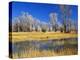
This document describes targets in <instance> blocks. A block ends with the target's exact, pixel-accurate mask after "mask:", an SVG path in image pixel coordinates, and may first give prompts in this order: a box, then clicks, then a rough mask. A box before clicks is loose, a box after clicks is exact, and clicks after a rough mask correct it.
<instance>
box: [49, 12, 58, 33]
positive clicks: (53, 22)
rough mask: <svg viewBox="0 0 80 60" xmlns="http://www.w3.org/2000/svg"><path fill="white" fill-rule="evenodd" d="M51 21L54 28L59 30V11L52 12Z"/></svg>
mask: <svg viewBox="0 0 80 60" xmlns="http://www.w3.org/2000/svg"><path fill="white" fill-rule="evenodd" d="M50 23H51V24H52V29H53V30H54V31H55V32H56V31H57V13H50Z"/></svg>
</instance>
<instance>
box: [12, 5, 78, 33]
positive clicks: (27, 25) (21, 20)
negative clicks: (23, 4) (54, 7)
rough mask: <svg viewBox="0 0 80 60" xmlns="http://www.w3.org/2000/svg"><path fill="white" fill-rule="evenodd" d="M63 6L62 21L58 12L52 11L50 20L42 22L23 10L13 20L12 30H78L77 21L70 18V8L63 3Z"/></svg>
mask: <svg viewBox="0 0 80 60" xmlns="http://www.w3.org/2000/svg"><path fill="white" fill-rule="evenodd" d="M60 8H61V18H62V20H61V21H62V23H59V22H58V21H57V20H58V18H57V17H58V15H57V13H50V15H49V17H50V22H49V23H46V22H42V21H40V20H38V19H36V18H34V17H33V16H32V15H30V14H29V13H25V12H23V13H22V14H21V15H20V16H18V17H16V18H15V19H14V20H12V31H13V32H32V31H39V32H46V31H54V32H56V31H61V32H65V33H66V32H71V31H74V30H75V31H77V29H76V26H77V25H76V23H75V22H74V21H73V20H71V19H70V13H71V11H70V8H69V7H67V6H65V5H62V6H60Z"/></svg>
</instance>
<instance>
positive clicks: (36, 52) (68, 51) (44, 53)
mask: <svg viewBox="0 0 80 60" xmlns="http://www.w3.org/2000/svg"><path fill="white" fill-rule="evenodd" d="M73 54H77V51H76V49H73V48H71V49H70V48H65V49H64V50H60V51H51V50H43V51H39V50H29V51H28V52H27V51H22V52H20V53H15V54H13V55H14V56H13V58H23V57H44V56H61V55H73Z"/></svg>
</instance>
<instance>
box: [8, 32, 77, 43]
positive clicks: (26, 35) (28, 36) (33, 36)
mask: <svg viewBox="0 0 80 60" xmlns="http://www.w3.org/2000/svg"><path fill="white" fill-rule="evenodd" d="M9 34H12V36H11V35H10V36H9V38H10V41H11V40H12V42H20V41H25V40H49V39H62V38H75V37H77V34H76V33H60V32H12V33H11V32H10V33H9Z"/></svg>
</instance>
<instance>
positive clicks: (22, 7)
mask: <svg viewBox="0 0 80 60" xmlns="http://www.w3.org/2000/svg"><path fill="white" fill-rule="evenodd" d="M70 6H71V10H72V14H71V19H72V20H75V21H76V22H77V20H78V17H77V16H78V14H77V13H78V7H77V6H75V5H70ZM21 12H28V13H29V14H31V15H32V16H33V17H35V18H37V19H39V20H41V21H45V22H47V23H48V22H49V20H50V18H49V14H50V13H52V12H53V13H57V14H58V21H60V8H59V5H57V4H46V3H45V4H42V3H38V4H37V3H36V4H35V3H26V2H13V3H12V19H13V18H15V17H17V16H20V15H21Z"/></svg>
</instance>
